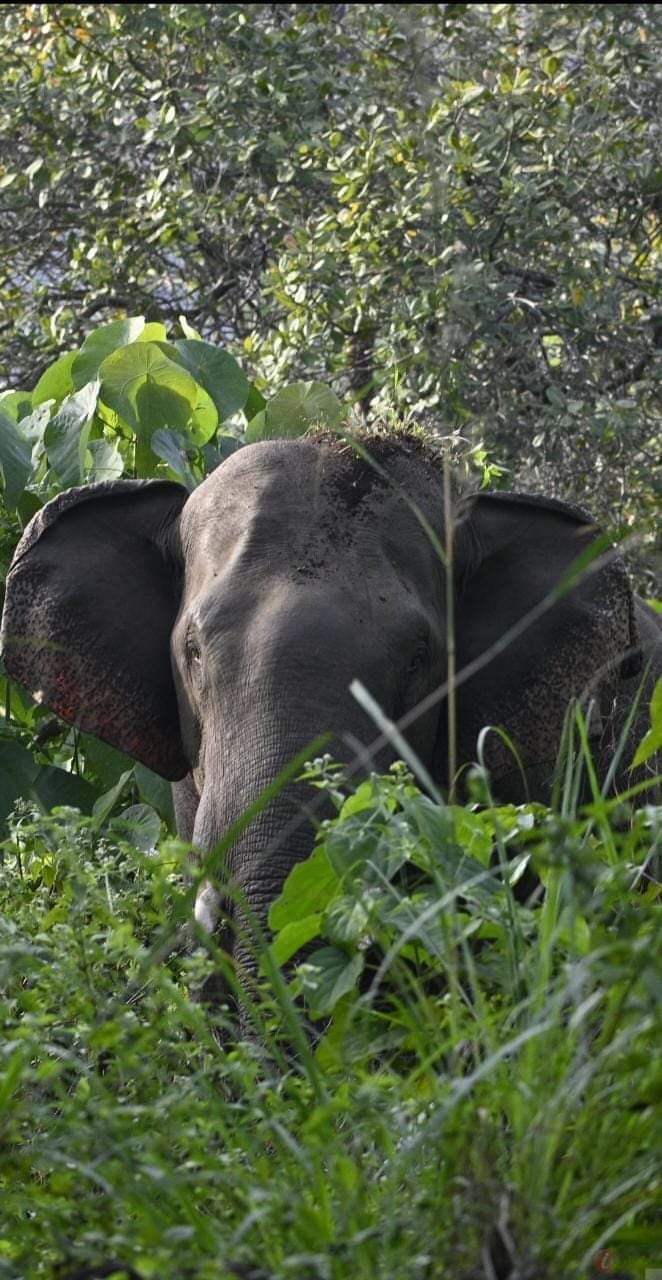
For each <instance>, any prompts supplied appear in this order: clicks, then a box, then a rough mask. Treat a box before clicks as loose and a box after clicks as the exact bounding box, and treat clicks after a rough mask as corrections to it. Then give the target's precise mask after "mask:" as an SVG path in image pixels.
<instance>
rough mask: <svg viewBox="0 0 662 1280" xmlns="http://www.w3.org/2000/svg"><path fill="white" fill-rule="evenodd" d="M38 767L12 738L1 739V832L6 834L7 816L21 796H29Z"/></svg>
mask: <svg viewBox="0 0 662 1280" xmlns="http://www.w3.org/2000/svg"><path fill="white" fill-rule="evenodd" d="M37 772H38V766H37V765H36V764H35V762H34V760H33V759H32V756H31V755H30V752H29V751H27V750H26V748H25V747H23V746H21V744H20V742H15V741H14V740H13V739H11V738H0V831H1V832H2V834H3V835H4V834H5V832H6V823H7V816H8V814H9V812H10V810H11V808H12V807H13V805H14V803H15V801H16V800H18V798H19V796H27V795H29V794H30V789H31V787H32V784H33V782H34V780H35V778H36V776H37Z"/></svg>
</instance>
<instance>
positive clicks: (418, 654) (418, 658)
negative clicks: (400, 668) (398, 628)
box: [409, 643, 428, 676]
mask: <svg viewBox="0 0 662 1280" xmlns="http://www.w3.org/2000/svg"><path fill="white" fill-rule="evenodd" d="M427 661H428V647H427V645H426V644H424V643H421V644H418V645H417V646H416V648H415V650H414V653H413V655H412V658H411V661H410V663H409V674H410V676H413V675H416V673H417V672H418V671H420V670H421V669H422V668H423V667H424V666H425V664H426V662H427Z"/></svg>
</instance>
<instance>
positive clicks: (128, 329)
mask: <svg viewBox="0 0 662 1280" xmlns="http://www.w3.org/2000/svg"><path fill="white" fill-rule="evenodd" d="M148 327H149V328H153V327H154V326H152V325H150V326H148ZM145 328H146V326H145V317H144V316H131V317H130V318H129V319H127V320H113V321H112V323H111V324H104V325H101V327H100V328H99V329H93V330H92V333H90V334H88V336H87V338H86V339H85V341H84V343H83V345H82V347H81V349H80V351H79V352H77V353H76V355H75V358H74V361H73V364H72V367H71V376H72V379H73V384H74V386H75V387H82V386H84V385H85V383H86V382H90V381H91V379H92V378H96V376H97V374H98V372H99V369H100V367H101V365H102V363H103V361H104V360H105V359H106V358H107V356H109V355H112V353H113V351H117V350H118V348H121V347H126V346H129V345H130V344H131V343H134V342H138V340H139V339H141V338H143V335H144V331H145ZM156 328H158V330H159V331H160V330H161V328H162V326H161V325H158V326H156ZM164 336H165V335H164ZM159 337H160V332H159Z"/></svg>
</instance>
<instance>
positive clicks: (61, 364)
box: [32, 351, 96, 409]
mask: <svg viewBox="0 0 662 1280" xmlns="http://www.w3.org/2000/svg"><path fill="white" fill-rule="evenodd" d="M78 354H79V353H78V351H68V352H67V354H66V355H64V356H60V358H59V360H56V361H55V362H54V363H53V364H51V365H49V367H48V369H46V370H45V372H44V373H42V375H41V377H40V379H39V381H38V383H37V385H36V387H35V389H34V391H33V392H32V407H33V408H34V409H36V407H37V405H40V404H44V402H45V401H46V400H54V401H55V403H56V405H58V404H60V403H61V402H62V400H64V398H65V396H68V395H71V392H72V391H74V390H75V387H74V381H73V377H72V373H71V371H72V368H73V363H74V360H76V359H77V358H78ZM94 372H95V373H96V370H95V371H94ZM92 377H94V373H93V374H92ZM85 381H86V379H83V382H85ZM79 385H80V386H82V385H83V383H82V382H81V383H80V384H79Z"/></svg>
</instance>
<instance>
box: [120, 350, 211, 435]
mask: <svg viewBox="0 0 662 1280" xmlns="http://www.w3.org/2000/svg"><path fill="white" fill-rule="evenodd" d="M100 374H101V399H102V401H103V403H104V404H105V405H106V406H107V407H108V408H109V409H113V410H114V411H115V412H116V413H118V414H119V416H120V417H121V418H123V420H124V421H125V422H126V423H127V424H128V426H129V427H130V428H131V430H132V431H134V432H135V434H136V436H137V437H138V439H139V440H141V441H145V442H147V443H149V440H150V439H151V436H152V435H153V433H154V432H155V431H158V429H159V427H171V428H173V429H174V430H175V431H184V432H185V431H186V428H187V424H188V422H189V419H190V417H191V415H192V413H193V411H194V408H195V406H196V404H197V403H198V387H197V384H196V383H195V381H194V380H193V378H192V377H191V375H190V374H189V373H188V372H187V371H186V369H184V368H183V367H182V366H181V365H180V364H175V363H174V361H173V360H170V359H169V358H168V356H167V355H166V354H165V352H164V351H163V350H162V349H161V346H160V345H158V344H157V343H155V342H133V343H131V344H130V345H129V346H126V347H123V348H122V349H121V350H120V351H115V352H113V354H112V355H110V356H108V357H107V358H106V359H105V360H104V362H103V364H102V365H101V369H100Z"/></svg>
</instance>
